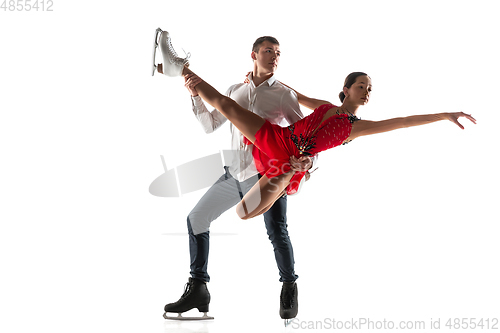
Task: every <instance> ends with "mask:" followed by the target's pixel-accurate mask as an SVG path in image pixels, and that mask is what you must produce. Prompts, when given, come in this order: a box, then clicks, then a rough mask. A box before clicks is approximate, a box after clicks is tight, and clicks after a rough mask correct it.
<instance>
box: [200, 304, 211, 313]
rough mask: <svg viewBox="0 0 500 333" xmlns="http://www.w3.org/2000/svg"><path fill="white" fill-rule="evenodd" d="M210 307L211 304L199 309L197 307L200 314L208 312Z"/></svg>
mask: <svg viewBox="0 0 500 333" xmlns="http://www.w3.org/2000/svg"><path fill="white" fill-rule="evenodd" d="M208 305H209V304H206V305H202V306H199V307H197V309H198V311H200V312H208Z"/></svg>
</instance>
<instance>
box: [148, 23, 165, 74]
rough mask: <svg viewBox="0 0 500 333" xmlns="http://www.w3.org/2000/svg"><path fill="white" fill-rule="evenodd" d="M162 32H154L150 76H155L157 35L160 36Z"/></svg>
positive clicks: (157, 30) (159, 30) (158, 30)
mask: <svg viewBox="0 0 500 333" xmlns="http://www.w3.org/2000/svg"><path fill="white" fill-rule="evenodd" d="M162 32H163V31H162V30H161V29H160V28H158V29H156V31H155V41H154V43H153V61H152V65H153V66H152V74H151V75H152V76H154V75H155V72H156V49H157V48H158V35H159V34H161V33H162Z"/></svg>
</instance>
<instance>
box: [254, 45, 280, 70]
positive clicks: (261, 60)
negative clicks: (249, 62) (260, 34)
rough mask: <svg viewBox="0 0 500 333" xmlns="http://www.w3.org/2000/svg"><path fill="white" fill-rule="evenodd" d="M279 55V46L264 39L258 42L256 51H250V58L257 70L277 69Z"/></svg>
mask: <svg viewBox="0 0 500 333" xmlns="http://www.w3.org/2000/svg"><path fill="white" fill-rule="evenodd" d="M280 55H281V51H280V46H279V45H277V44H273V43H271V42H269V41H267V40H266V41H264V42H263V43H262V44H260V48H259V52H258V53H255V52H252V59H254V60H255V63H256V64H257V67H258V69H259V70H261V71H265V72H271V73H274V72H275V71H276V69H278V63H279V60H280Z"/></svg>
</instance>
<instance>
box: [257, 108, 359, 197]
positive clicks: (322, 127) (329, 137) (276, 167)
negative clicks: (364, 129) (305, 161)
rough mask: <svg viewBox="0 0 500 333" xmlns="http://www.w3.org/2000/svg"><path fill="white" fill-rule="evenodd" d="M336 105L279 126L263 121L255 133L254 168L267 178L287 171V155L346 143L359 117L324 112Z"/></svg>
mask: <svg viewBox="0 0 500 333" xmlns="http://www.w3.org/2000/svg"><path fill="white" fill-rule="evenodd" d="M333 107H335V105H332V104H324V105H321V106H320V107H318V108H317V109H316V110H314V112H313V113H311V114H310V115H308V116H307V117H305V118H302V119H301V120H299V121H298V122H296V123H294V124H292V125H290V126H288V127H281V126H279V125H273V124H271V123H270V122H268V121H266V122H265V124H264V125H262V127H261V128H260V129H259V131H258V132H257V133H256V134H255V142H254V145H255V146H256V147H257V148H259V149H253V157H254V161H255V165H256V167H257V170H258V171H259V172H260V174H262V175H264V174H265V175H266V176H267V177H268V178H273V177H276V176H279V175H282V174H284V173H287V172H288V171H290V169H291V168H290V156H292V155H293V156H295V157H297V158H300V157H301V156H314V155H316V154H317V153H319V152H321V151H324V150H327V149H330V148H333V147H336V146H338V145H341V144H343V143H345V142H344V141H345V140H346V139H347V138H348V137H349V135H350V134H351V129H352V123H353V122H354V121H356V120H359V119H358V118H357V117H355V116H352V115H347V114H337V115H333V116H331V117H329V118H328V119H326V120H325V121H324V122H323V123H321V120H322V119H323V117H324V115H325V113H326V112H327V111H328V110H330V109H331V108H333ZM304 175H305V172H296V173H295V175H294V176H293V177H292V179H291V180H290V184H289V185H288V187H287V193H288V194H295V193H297V191H298V189H299V184H300V181H301V179H302V177H304Z"/></svg>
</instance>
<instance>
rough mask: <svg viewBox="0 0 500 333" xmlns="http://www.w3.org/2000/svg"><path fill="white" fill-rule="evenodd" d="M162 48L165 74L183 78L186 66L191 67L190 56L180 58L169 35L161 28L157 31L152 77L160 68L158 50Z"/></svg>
mask: <svg viewBox="0 0 500 333" xmlns="http://www.w3.org/2000/svg"><path fill="white" fill-rule="evenodd" d="M158 46H159V47H160V51H161V55H162V58H163V74H165V75H167V76H181V75H182V70H183V69H184V66H187V65H189V62H188V59H189V57H190V55H189V54H187V55H186V57H185V58H180V57H179V56H178V55H177V52H175V50H174V48H173V46H172V42H171V40H170V36H169V33H168V32H167V31H163V30H161V29H160V28H158V29H156V31H155V41H154V44H153V67H152V75H154V74H155V71H156V70H157V68H158V66H157V65H156V60H155V58H156V49H157V47H158Z"/></svg>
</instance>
